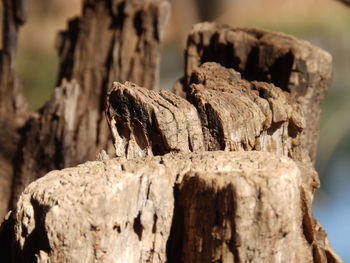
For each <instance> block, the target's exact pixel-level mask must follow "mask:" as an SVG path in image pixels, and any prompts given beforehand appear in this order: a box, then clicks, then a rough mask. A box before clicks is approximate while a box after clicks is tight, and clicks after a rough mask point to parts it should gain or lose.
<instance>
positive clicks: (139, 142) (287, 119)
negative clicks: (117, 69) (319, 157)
mask: <svg viewBox="0 0 350 263" xmlns="http://www.w3.org/2000/svg"><path fill="white" fill-rule="evenodd" d="M185 93H186V96H187V98H188V100H189V102H191V103H192V104H193V106H194V107H193V106H192V105H191V104H190V103H189V102H187V101H186V100H185V99H181V98H180V97H177V96H175V95H171V94H169V93H168V92H165V91H161V92H159V93H156V92H154V91H147V90H146V89H142V88H135V87H134V86H133V85H131V84H129V83H127V84H125V85H122V84H118V83H117V84H115V85H114V87H113V89H112V91H111V92H110V93H109V95H108V99H107V118H108V119H109V122H110V125H111V129H112V133H113V137H114V142H115V145H116V149H117V156H130V157H136V156H145V155H150V156H152V155H162V154H165V153H169V152H189V151H194V152H195V151H198V150H203V149H205V150H207V151H216V150H225V151H251V150H261V151H268V152H273V153H276V154H278V155H284V156H289V157H291V158H293V159H294V160H297V161H307V160H308V158H307V156H306V154H305V151H304V149H303V147H302V145H301V139H300V137H301V132H302V131H303V128H304V119H303V115H302V113H301V110H300V107H299V104H298V103H297V102H296V101H294V100H293V99H292V98H289V96H288V94H287V93H286V92H284V91H282V90H281V89H279V88H277V87H275V86H274V85H273V84H268V83H263V82H256V81H254V82H248V81H246V80H242V79H241V77H240V74H239V73H238V72H236V71H234V70H233V69H226V68H224V67H222V66H220V65H219V64H217V63H205V64H203V65H202V66H200V67H199V68H198V69H197V70H195V71H194V72H193V73H192V76H191V80H189V82H188V88H187V89H185ZM196 110H197V111H196ZM197 112H198V113H197ZM198 119H200V122H199V121H198ZM203 137H204V140H203ZM135 148H137V150H135ZM135 151H136V152H135Z"/></svg>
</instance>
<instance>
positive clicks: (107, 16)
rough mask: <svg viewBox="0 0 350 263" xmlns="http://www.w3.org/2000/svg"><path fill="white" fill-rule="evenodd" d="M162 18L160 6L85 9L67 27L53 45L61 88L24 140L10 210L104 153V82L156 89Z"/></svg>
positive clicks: (92, 4) (116, 4)
mask: <svg viewBox="0 0 350 263" xmlns="http://www.w3.org/2000/svg"><path fill="white" fill-rule="evenodd" d="M168 13H169V3H168V2H167V1H166V0H143V1H128V0H119V1H111V0H104V1H97V0H95V1H88V0H86V1H84V3H83V13H82V16H81V17H80V18H77V19H74V20H71V21H70V22H69V27H68V30H67V31H65V32H62V33H61V34H60V40H59V41H58V42H59V43H58V50H59V55H60V59H61V63H60V64H61V65H60V73H59V78H58V79H59V84H60V86H62V87H61V88H57V89H56V90H55V94H54V95H53V96H52V98H51V100H50V101H49V102H48V103H47V104H46V105H45V106H44V107H43V108H42V109H41V110H40V112H39V116H36V117H34V118H32V119H31V120H30V121H28V123H27V125H26V128H25V131H24V133H23V134H22V144H21V146H20V150H19V153H18V155H17V156H16V158H17V159H16V161H17V165H16V166H17V167H16V175H15V183H14V190H13V197H12V208H14V207H15V205H16V202H17V199H18V196H19V194H20V193H21V191H22V190H23V189H24V187H25V186H26V185H27V184H28V183H29V182H31V181H33V180H35V179H36V178H39V177H41V176H43V175H44V174H46V173H47V172H48V171H50V170H53V169H61V168H64V167H68V166H75V165H77V164H79V163H83V162H85V161H87V160H94V159H95V158H96V155H97V154H98V152H99V151H101V150H102V149H106V150H108V148H109V142H110V140H109V139H110V133H109V129H108V125H107V122H106V120H105V117H104V100H105V96H106V93H107V89H108V87H109V85H110V84H111V83H110V82H111V81H114V80H119V81H125V80H131V81H134V82H136V83H138V84H139V85H143V86H146V87H148V88H149V89H154V88H157V85H158V78H159V76H158V75H159V62H160V50H161V43H162V38H163V31H164V27H165V25H166V21H167V17H168ZM65 78H66V79H67V80H68V81H69V82H71V83H72V84H67V82H66V81H64V79H65ZM62 80H63V82H62ZM61 83H62V84H61ZM74 83H76V84H74ZM60 89H62V90H60Z"/></svg>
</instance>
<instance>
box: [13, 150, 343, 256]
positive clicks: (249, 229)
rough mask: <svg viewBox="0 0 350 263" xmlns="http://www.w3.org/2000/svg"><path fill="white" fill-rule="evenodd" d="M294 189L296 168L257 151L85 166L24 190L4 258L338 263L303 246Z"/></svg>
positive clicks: (298, 201) (298, 192)
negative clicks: (12, 248) (13, 235)
mask: <svg viewBox="0 0 350 263" xmlns="http://www.w3.org/2000/svg"><path fill="white" fill-rule="evenodd" d="M173 188H174V189H173ZM301 192H302V184H301V177H300V170H299V169H298V167H297V165H296V164H295V163H294V162H293V161H292V160H290V159H288V158H286V157H277V156H276V155H272V154H270V153H265V152H205V153H201V154H169V155H165V156H158V157H146V158H143V159H142V158H141V159H140V158H138V159H129V160H128V159H125V158H117V159H113V160H109V161H105V162H90V163H86V164H84V165H81V166H78V167H76V168H68V169H64V170H62V171H54V172H51V173H49V174H48V175H46V176H45V177H43V178H41V179H39V180H37V181H35V182H34V183H32V184H30V186H28V187H27V188H26V190H25V191H24V193H23V194H22V196H21V198H20V200H19V204H18V211H17V213H16V219H15V229H16V231H15V233H16V238H15V243H14V246H15V248H16V250H15V251H14V253H13V254H12V256H13V259H14V260H15V262H19V263H20V262H27V261H28V260H29V261H34V260H36V262H47V261H50V262H111V261H113V262H131V263H132V262H166V261H167V262H218V261H221V262H236V263H237V262H248V261H250V262H317V263H319V262H340V261H339V260H337V258H334V261H332V258H331V257H330V256H329V255H331V254H332V253H333V252H332V251H331V250H330V248H329V247H327V246H326V247H322V245H319V244H321V242H314V243H312V244H310V241H309V240H308V237H307V236H306V235H305V231H306V230H305V229H304V228H305V224H306V223H305V222H307V219H308V217H310V214H306V213H308V211H307V210H305V209H303V207H304V205H305V204H304V203H303V202H302V196H303V195H302V194H301ZM106 199H107V200H108V202H106ZM306 205H310V204H306ZM305 218H306V219H305ZM125 244H127V246H125ZM315 250H318V251H320V252H321V253H323V254H324V255H326V257H325V258H323V259H321V260H320V259H319V258H318V255H317V254H316V253H315V252H314V251H315ZM327 255H328V258H327Z"/></svg>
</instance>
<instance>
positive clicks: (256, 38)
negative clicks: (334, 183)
mask: <svg viewBox="0 0 350 263" xmlns="http://www.w3.org/2000/svg"><path fill="white" fill-rule="evenodd" d="M185 60H186V61H185V63H186V68H185V76H184V79H183V83H184V85H185V86H186V85H189V82H190V78H191V75H192V72H193V70H195V69H196V68H198V66H200V65H201V64H203V63H205V62H208V61H210V62H217V63H219V64H221V65H223V66H225V67H227V68H233V69H235V70H236V71H238V72H240V73H241V74H242V77H243V78H245V79H247V80H250V81H253V80H257V81H264V82H268V83H272V84H274V85H275V86H277V87H279V88H281V89H282V90H284V91H287V92H288V93H290V96H291V97H294V98H295V99H296V100H297V102H298V103H299V104H300V105H301V107H302V110H303V111H304V114H305V125H306V129H304V132H303V135H302V144H303V146H304V147H305V148H306V149H308V153H309V156H310V158H311V160H312V161H313V162H314V161H315V157H316V148H317V141H318V137H319V119H320V113H321V110H320V102H321V100H322V99H323V97H324V94H325V92H326V90H327V88H328V87H329V85H330V81H331V76H332V57H331V55H330V54H328V53H327V52H325V51H324V50H322V49H320V48H318V47H315V46H312V45H311V44H310V43H308V42H306V41H302V40H299V39H297V38H295V37H292V36H288V35H285V34H281V33H273V32H269V31H265V30H258V29H243V28H229V27H227V26H219V25H215V24H211V23H201V24H197V25H196V26H195V27H194V28H193V30H192V32H191V34H190V35H189V37H188V40H187V49H186V54H185ZM181 89H182V88H181V87H180V88H179V87H178V88H177V90H180V91H178V94H181Z"/></svg>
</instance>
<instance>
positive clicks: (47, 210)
mask: <svg viewBox="0 0 350 263" xmlns="http://www.w3.org/2000/svg"><path fill="white" fill-rule="evenodd" d="M4 3H5V4H7V5H4V7H5V9H6V10H7V11H8V10H12V12H11V13H10V15H6V12H7V11H5V16H4V17H5V21H7V20H6V19H8V21H12V22H11V23H12V25H15V27H14V29H15V30H14V29H13V28H10V27H9V28H7V27H6V23H4V25H5V30H4V31H3V32H5V33H4V36H6V34H7V33H8V32H12V31H11V30H14V32H15V33H16V32H17V29H18V26H19V24H20V22H21V21H22V20H23V19H22V20H20V19H18V18H15V19H14V18H11V19H12V20H11V19H10V18H9V17H11V16H13V15H14V14H15V15H16V16H19V17H23V12H19V15H18V14H17V13H16V12H14V11H13V10H17V11H18V10H22V9H17V8H19V7H21V5H20V4H21V3H23V2H22V1H15V2H14V3H16V4H14V3H13V2H12V1H4ZM83 3H84V5H83V12H82V16H81V17H80V18H79V19H75V20H72V21H70V22H69V27H68V30H67V31H65V32H63V33H61V41H60V44H59V54H60V57H61V65H60V73H59V78H58V83H59V87H58V88H56V89H55V91H54V94H53V96H52V98H51V99H50V101H49V102H48V103H47V104H46V105H45V106H44V107H43V108H42V109H40V110H39V112H37V113H26V112H27V111H26V110H25V108H23V109H21V108H20V107H18V106H17V107H14V106H13V105H17V104H13V103H12V104H9V105H10V106H11V105H12V106H11V107H12V110H11V107H10V106H7V107H8V109H6V110H3V111H1V112H2V115H0V118H2V119H4V122H5V121H6V122H8V123H9V124H7V123H6V125H7V126H6V127H9V129H10V130H9V132H10V134H11V136H12V134H13V136H14V137H13V138H14V139H13V144H12V146H11V147H8V149H9V150H8V151H10V153H11V154H9V155H8V154H7V153H6V152H5V150H2V151H1V156H4V157H2V159H1V161H3V160H4V162H5V163H6V164H7V167H9V168H8V169H9V170H10V171H13V173H6V174H5V175H4V176H8V174H10V176H13V186H12V187H13V189H12V200H11V202H12V207H13V208H15V210H14V212H13V213H12V215H10V216H8V217H7V219H6V220H5V222H4V223H3V224H2V225H1V227H0V248H1V249H2V251H1V252H2V254H3V255H4V257H5V260H7V261H8V262H111V261H113V262H314V263H323V262H324V263H326V262H341V260H340V259H339V258H338V257H337V255H336V254H335V253H334V252H333V251H332V249H331V247H330V245H329V242H328V239H327V236H326V234H325V232H324V231H323V229H322V228H321V227H320V225H319V223H318V222H317V221H316V220H315V219H314V218H313V217H312V213H311V207H312V200H313V194H314V191H315V190H316V189H317V188H318V187H319V180H318V175H317V173H316V171H315V170H314V168H313V164H312V161H314V154H315V147H316V144H317V137H318V121H319V114H320V109H319V103H320V101H321V99H322V97H323V94H324V92H325V90H326V88H327V87H328V85H329V82H330V75H331V57H330V55H329V54H328V53H326V52H325V51H323V50H321V49H319V48H317V47H314V46H312V45H311V44H309V43H307V42H304V41H301V40H298V39H296V38H294V37H291V36H287V35H283V34H277V33H272V32H268V31H263V30H256V29H239V28H236V29H235V28H229V27H224V26H218V25H215V24H209V23H204V24H198V25H196V26H195V27H194V29H193V31H192V32H191V34H190V36H189V39H188V45H187V48H186V68H185V75H184V77H183V78H182V79H181V80H180V81H179V82H177V84H176V85H175V91H176V92H175V93H176V94H178V95H181V96H178V95H176V94H173V93H171V92H167V91H158V90H157V80H158V71H159V69H158V68H159V59H160V55H159V53H160V46H161V40H162V35H163V33H162V32H163V29H164V25H165V23H166V18H167V15H168V9H169V8H168V5H169V4H168V3H167V2H166V1H165V0H143V1H137V0H119V1H118V0H116V1H111V0H108V1H107V0H104V1H103V0H94V1H91V0H85V1H84V2H83ZM11 34H12V33H11ZM4 39H5V42H6V38H4ZM9 39H11V41H13V37H11V38H9ZM12 44H13V43H12ZM10 46H11V45H10ZM11 47H13V45H12V46H11ZM4 54H5V55H6V56H7V57H8V61H7V63H8V64H6V65H7V66H8V68H9V71H8V72H9V73H7V75H6V74H5V75H4V73H2V72H1V73H2V75H1V78H2V79H6V81H9V80H11V79H12V78H14V77H13V76H14V72H13V67H12V63H13V59H14V51H13V49H11V50H7V51H6V48H5V51H4ZM5 55H4V56H5ZM3 75H4V76H3ZM8 76H11V77H8ZM113 81H117V82H114V84H113V86H112V82H113ZM125 81H131V82H125ZM132 82H134V83H135V84H133V83H132ZM11 83H13V82H11ZM123 83H124V84H123ZM5 87H6V88H7V89H5ZM109 87H110V90H109ZM0 88H1V92H2V93H0V94H1V97H0V100H3V101H6V100H7V102H8V101H11V100H9V98H16V99H17V98H20V96H12V95H11V94H15V95H16V94H17V92H18V91H17V90H16V89H17V86H16V85H14V84H12V85H8V84H6V85H5V84H4V85H2V86H1V87H0ZM152 89H153V90H152ZM106 95H107V99H106V102H105V97H106ZM105 103H106V105H105ZM4 105H5V104H4ZM4 107H5V106H4ZM104 109H105V114H106V116H107V121H108V125H109V129H110V131H111V134H112V136H111V137H112V138H111V137H110V136H109V133H108V125H107V122H105V120H104V116H103V114H104ZM21 112H23V116H24V117H23V120H22V121H17V122H15V124H16V125H15V124H12V122H14V121H15V120H16V118H14V117H17V116H18V117H21V116H22V115H21V114H20V113H21ZM8 113H11V114H13V117H12V118H7V119H6V118H5V117H4V116H7V115H6V114H8ZM8 116H11V115H8ZM2 119H1V120H2ZM10 124H11V125H12V126H11V125H10ZM11 129H12V130H11ZM4 131H6V132H7V130H5V129H4ZM5 135H6V134H5ZM9 138H12V137H9ZM10 142H12V141H10ZM112 142H113V145H114V149H113V148H112V147H113V145H112V147H109V144H110V143H112ZM2 149H3V148H2ZM4 149H5V148H4ZM102 149H105V150H107V151H109V152H111V150H113V151H114V155H115V156H116V157H117V158H115V159H113V160H108V159H109V158H108V157H107V156H105V157H104V156H102V158H101V160H100V161H95V162H88V163H86V164H83V165H80V166H78V167H73V168H67V169H63V170H61V171H53V172H50V173H49V174H47V175H46V176H44V175H45V173H47V172H49V171H50V170H54V169H61V168H64V167H67V166H75V165H77V164H79V163H83V162H85V161H87V160H93V159H94V158H95V156H96V154H97V153H98V152H99V151H100V150H102ZM114 155H113V156H114ZM5 157H6V158H5ZM42 176H44V177H43V178H40V177H42ZM38 178H40V179H39V180H36V179H38ZM33 181H35V182H33ZM30 182H33V183H32V184H31V185H30V186H28V187H26V186H27V185H28V184H29V183H30ZM8 185H9V184H8V181H7V186H8ZM25 187H26V188H25ZM24 188H25V190H24V191H23V189H24ZM22 191H23V192H22ZM19 196H20V198H19V201H18V203H17V199H18V197H19ZM4 198H5V202H6V201H8V195H7V196H4ZM16 203H17V206H16ZM5 244H6V245H7V246H5Z"/></svg>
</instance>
